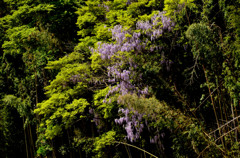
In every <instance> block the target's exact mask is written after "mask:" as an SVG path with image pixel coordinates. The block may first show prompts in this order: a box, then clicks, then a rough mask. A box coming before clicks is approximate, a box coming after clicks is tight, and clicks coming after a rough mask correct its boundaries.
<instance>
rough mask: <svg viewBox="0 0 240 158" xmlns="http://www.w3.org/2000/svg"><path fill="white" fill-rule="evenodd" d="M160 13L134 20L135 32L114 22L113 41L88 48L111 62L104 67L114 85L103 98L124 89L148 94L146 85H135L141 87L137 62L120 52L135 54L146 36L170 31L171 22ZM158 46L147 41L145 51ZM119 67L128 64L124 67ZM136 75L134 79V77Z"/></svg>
mask: <svg viewBox="0 0 240 158" xmlns="http://www.w3.org/2000/svg"><path fill="white" fill-rule="evenodd" d="M164 14H165V12H159V13H158V14H156V15H154V16H153V17H152V18H151V20H150V21H145V22H143V21H139V22H137V24H136V28H137V29H138V30H140V31H138V32H133V31H131V30H130V29H125V28H123V27H122V26H121V25H116V26H115V27H114V28H113V29H111V32H112V40H113V41H114V43H98V48H97V50H93V49H92V51H95V52H98V53H99V54H100V56H101V58H102V60H104V61H109V63H111V64H110V66H108V68H107V70H108V82H109V83H111V84H116V86H115V87H114V88H113V89H111V90H110V91H109V93H108V94H107V96H106V98H107V97H108V96H110V95H111V94H113V93H115V92H117V91H118V92H119V93H120V94H122V95H124V94H127V93H137V94H139V95H141V94H148V88H145V89H143V90H142V89H141V88H139V87H142V86H140V85H139V84H138V81H140V80H141V76H140V75H137V73H136V72H135V71H134V70H136V68H137V66H138V65H137V63H135V62H134V61H133V59H132V58H131V57H129V56H126V54H125V53H121V52H133V53H134V55H137V54H138V53H139V52H143V50H146V46H147V44H148V38H150V39H151V41H153V40H156V39H157V38H159V37H160V36H161V35H162V34H163V32H166V31H168V32H169V31H171V30H172V29H173V27H174V23H173V22H172V21H171V19H170V18H168V17H166V16H165V15H164ZM141 36H147V38H145V39H144V38H142V37H141ZM143 39H144V40H143ZM161 49H162V47H161V46H159V45H151V46H150V49H149V51H150V52H153V51H156V50H157V51H158V50H161ZM123 67H128V69H124V68H123ZM168 67H170V66H168ZM136 78H137V79H138V81H136ZM132 80H134V83H135V84H134V83H132ZM105 102H106V99H105Z"/></svg>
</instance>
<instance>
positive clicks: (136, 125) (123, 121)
mask: <svg viewBox="0 0 240 158" xmlns="http://www.w3.org/2000/svg"><path fill="white" fill-rule="evenodd" d="M118 112H121V113H122V114H124V116H123V117H120V118H119V119H115V123H116V124H119V125H123V127H124V128H125V130H126V132H127V136H126V138H127V139H128V140H130V141H131V142H136V140H137V139H139V138H140V134H141V132H142V131H143V128H144V124H143V123H141V122H142V118H143V114H140V113H138V112H137V111H132V112H131V113H132V114H131V115H130V114H129V113H130V111H129V109H119V111H118Z"/></svg>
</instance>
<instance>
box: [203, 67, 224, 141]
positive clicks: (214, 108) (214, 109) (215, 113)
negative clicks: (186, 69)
mask: <svg viewBox="0 0 240 158" xmlns="http://www.w3.org/2000/svg"><path fill="white" fill-rule="evenodd" d="M202 67H203V71H204V75H205V79H206V82H207V86H208V91H209V94H210V98H211V102H212V105H213V111H214V115H215V118H216V121H217V126H218V128H219V127H220V124H219V121H218V116H217V112H216V107H215V104H214V100H213V97H212V92H211V89H210V86H209V82H208V77H207V73H206V70H205V67H204V65H202ZM219 135H220V136H221V135H222V134H221V130H219ZM221 142H222V145H223V146H224V142H223V139H221Z"/></svg>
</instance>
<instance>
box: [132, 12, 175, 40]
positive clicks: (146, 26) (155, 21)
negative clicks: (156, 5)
mask: <svg viewBox="0 0 240 158" xmlns="http://www.w3.org/2000/svg"><path fill="white" fill-rule="evenodd" d="M164 14H165V12H158V14H155V15H154V16H153V17H152V18H151V20H150V21H139V22H137V25H136V28H137V29H138V30H142V31H144V33H145V34H146V35H147V36H149V37H150V39H151V41H152V40H156V39H157V38H158V37H160V36H161V35H162V34H163V32H164V31H168V32H170V31H172V29H173V27H174V26H175V23H174V22H172V21H171V19H170V18H169V17H167V16H165V15H164ZM160 23H161V24H162V25H160Z"/></svg>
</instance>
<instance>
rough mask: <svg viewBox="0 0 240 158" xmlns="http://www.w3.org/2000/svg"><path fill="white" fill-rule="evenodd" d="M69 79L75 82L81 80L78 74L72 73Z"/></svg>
mask: <svg viewBox="0 0 240 158" xmlns="http://www.w3.org/2000/svg"><path fill="white" fill-rule="evenodd" d="M69 81H70V82H72V83H74V84H76V83H77V82H81V79H80V75H73V76H71V77H70V78H69Z"/></svg>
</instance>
